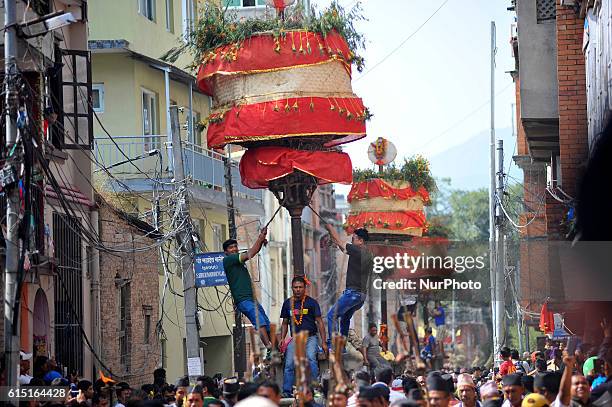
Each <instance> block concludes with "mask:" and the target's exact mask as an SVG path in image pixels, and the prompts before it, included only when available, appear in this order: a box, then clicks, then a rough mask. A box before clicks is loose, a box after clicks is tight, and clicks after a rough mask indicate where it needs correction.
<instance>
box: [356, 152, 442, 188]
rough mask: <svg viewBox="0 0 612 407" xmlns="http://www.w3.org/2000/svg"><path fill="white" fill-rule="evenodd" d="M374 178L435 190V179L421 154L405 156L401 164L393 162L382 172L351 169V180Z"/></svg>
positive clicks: (358, 180)
mask: <svg viewBox="0 0 612 407" xmlns="http://www.w3.org/2000/svg"><path fill="white" fill-rule="evenodd" d="M374 178H380V179H383V180H385V181H403V182H409V183H410V186H411V187H412V188H413V189H418V188H420V187H424V188H425V189H426V190H427V191H428V192H434V191H435V190H436V181H435V179H434V178H433V176H432V175H431V171H430V168H429V161H428V160H427V159H426V158H425V157H423V156H421V155H415V156H413V157H410V158H405V159H404V163H403V164H402V165H401V166H400V165H397V164H395V163H393V164H390V165H388V166H386V167H385V168H384V170H383V172H382V174H381V173H379V172H378V171H376V170H373V169H356V170H353V182H360V181H367V180H369V179H374Z"/></svg>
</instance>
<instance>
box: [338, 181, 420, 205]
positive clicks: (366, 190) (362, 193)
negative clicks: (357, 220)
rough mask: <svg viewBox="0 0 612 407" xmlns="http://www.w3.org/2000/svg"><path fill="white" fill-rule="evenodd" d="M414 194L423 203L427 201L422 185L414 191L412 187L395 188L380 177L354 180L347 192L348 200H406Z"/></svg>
mask: <svg viewBox="0 0 612 407" xmlns="http://www.w3.org/2000/svg"><path fill="white" fill-rule="evenodd" d="M415 196H419V197H421V199H423V202H424V203H428V202H429V192H427V190H426V189H425V188H423V187H420V188H419V189H417V190H416V191H415V190H413V189H412V187H410V186H409V187H407V188H395V187H393V186H391V184H389V183H387V182H385V181H384V180H382V179H380V178H375V179H370V180H367V181H360V182H355V183H354V184H353V186H352V187H351V191H350V192H349V194H348V198H347V199H348V201H349V202H351V201H352V200H353V199H356V200H359V199H368V198H375V197H382V198H387V199H397V200H407V199H410V198H414V197H415Z"/></svg>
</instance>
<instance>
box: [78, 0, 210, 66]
mask: <svg viewBox="0 0 612 407" xmlns="http://www.w3.org/2000/svg"><path fill="white" fill-rule="evenodd" d="M184 1H185V0H173V5H174V9H173V11H174V32H169V31H168V30H167V29H166V0H157V1H156V2H155V6H156V8H155V21H151V20H149V19H148V18H146V17H144V16H143V15H142V14H140V13H139V12H138V2H137V1H126V0H94V1H90V2H89V15H90V19H91V22H90V32H89V39H90V40H111V39H124V40H127V41H128V42H129V48H130V50H132V51H135V52H138V53H140V54H144V55H147V56H149V57H151V58H157V59H159V57H160V56H162V55H163V54H164V53H165V52H166V51H168V50H169V49H171V48H173V47H175V46H177V45H179V44H180V39H179V38H180V37H181V35H182V29H183V28H182V27H183V21H182V20H183V7H182V3H183V2H184ZM197 1H198V2H203V1H204V0H197ZM111 21H112V22H113V23H109V22H111ZM189 63H190V59H189V57H188V56H184V57H182V58H181V59H179V60H178V61H177V62H176V64H175V65H176V66H177V67H180V68H184V67H185V66H186V65H188V64H189Z"/></svg>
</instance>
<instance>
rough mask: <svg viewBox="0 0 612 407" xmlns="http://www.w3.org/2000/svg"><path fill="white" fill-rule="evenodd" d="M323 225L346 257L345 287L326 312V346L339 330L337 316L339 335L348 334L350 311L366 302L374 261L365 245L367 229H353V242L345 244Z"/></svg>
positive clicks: (352, 311)
mask: <svg viewBox="0 0 612 407" xmlns="http://www.w3.org/2000/svg"><path fill="white" fill-rule="evenodd" d="M325 227H326V229H327V231H328V232H329V236H330V237H331V239H332V241H333V242H334V243H335V244H336V245H337V246H338V247H339V248H340V249H341V250H342V251H346V253H347V254H348V256H349V259H348V266H347V269H346V289H345V290H344V291H343V292H342V295H341V296H340V298H338V301H337V302H336V304H334V306H333V307H331V309H330V310H329V312H328V313H327V327H328V330H329V337H328V347H330V345H331V339H332V337H333V334H334V332H337V331H338V319H340V334H341V335H343V336H345V337H347V336H348V331H349V327H350V324H351V318H352V317H353V314H354V313H355V312H357V311H358V310H359V309H360V308H361V307H362V306H363V304H364V303H365V299H366V293H367V292H368V281H369V277H370V273H371V272H372V268H373V264H374V263H373V257H372V254H371V253H370V251H369V250H368V249H367V247H366V242H367V241H368V240H369V239H370V235H369V234H368V231H367V230H366V229H357V230H355V232H353V236H352V238H351V242H352V243H344V242H342V241H341V240H340V238H339V237H338V233H337V232H336V229H334V227H333V226H332V225H330V224H326V225H325Z"/></svg>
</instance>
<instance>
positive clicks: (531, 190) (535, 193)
mask: <svg viewBox="0 0 612 407" xmlns="http://www.w3.org/2000/svg"><path fill="white" fill-rule="evenodd" d="M592 3H593V2H592V1H590V2H589V1H562V0H538V1H535V2H534V1H528V0H516V1H512V8H513V9H514V10H515V12H516V17H517V18H516V21H517V23H516V32H515V33H514V34H513V37H512V39H511V40H512V44H513V49H514V57H515V61H516V66H515V70H514V71H513V72H512V75H513V78H514V79H515V84H516V111H517V126H518V132H517V137H518V140H517V141H518V154H517V156H515V157H514V160H515V161H516V163H517V164H518V165H519V166H520V167H521V168H522V169H523V172H524V196H525V208H524V213H523V214H522V216H521V223H522V224H524V225H528V226H527V227H525V228H524V229H522V230H521V243H520V244H521V249H520V287H521V290H520V291H521V297H522V305H523V306H524V307H525V308H527V310H528V311H532V312H536V313H539V311H540V308H541V307H542V303H543V301H545V302H548V308H549V310H551V311H553V312H558V313H560V314H562V315H563V316H564V317H565V324H566V325H567V327H569V328H570V330H571V331H572V332H574V333H575V334H577V335H580V336H583V337H584V339H585V341H588V342H591V343H597V340H598V338H599V337H600V335H601V332H600V330H599V329H598V328H597V325H598V321H599V320H600V319H601V318H602V317H603V316H604V315H605V313H606V312H609V309H610V308H609V304H608V305H605V304H602V303H597V302H584V301H577V300H576V298H578V297H579V296H580V295H581V294H580V293H577V292H575V291H574V290H573V288H572V287H568V286H567V282H566V281H565V280H567V273H571V272H572V270H568V269H567V267H564V265H563V264H560V263H561V262H560V260H559V254H558V250H557V249H556V247H558V245H557V243H556V242H559V241H564V240H566V239H571V238H573V235H572V223H573V221H574V209H575V206H576V199H575V198H576V196H577V193H578V187H579V184H580V182H581V176H582V173H583V171H584V168H585V166H586V163H587V160H588V156H589V140H590V139H593V137H594V136H593V135H594V134H595V133H596V132H597V131H599V129H600V128H601V121H602V120H603V119H604V118H605V117H604V115H603V112H602V111H601V110H599V112H600V113H601V115H599V116H597V117H595V116H596V115H593V114H591V115H590V116H588V112H591V113H593V112H595V111H597V109H601V107H603V106H604V103H605V102H604V99H605V96H602V94H601V91H602V89H603V88H599V89H596V88H595V86H596V85H595V83H596V82H595V81H594V76H593V77H591V78H590V79H589V87H590V88H589V89H590V90H589V92H590V93H589V97H590V98H591V99H592V100H593V102H592V103H591V104H589V105H588V104H587V76H586V69H585V56H584V54H583V47H584V46H585V32H584V27H585V20H584V17H585V14H586V13H585V12H586V9H587V6H588V5H589V4H591V5H592ZM596 3H600V4H602V3H601V2H596ZM608 8H609V5H608ZM607 21H608V22H609V20H607ZM600 29H601V27H600ZM589 32H591V33H592V32H593V30H592V29H591V30H590V31H589ZM597 52H599V53H601V52H602V51H601V49H598V50H597ZM595 55H599V54H596V52H595V51H594V49H589V48H587V61H588V63H589V64H594V62H593V61H592V58H593V57H594V56H595ZM597 58H599V56H598V57H597ZM602 62H603V61H602ZM603 66H604V65H603V64H602V65H601V66H600V68H603ZM598 72H600V71H598ZM599 79H601V78H599ZM600 83H601V82H600ZM587 106H589V109H588V110H587ZM602 305H604V306H602ZM528 322H529V323H530V324H531V325H532V326H535V327H537V325H538V321H537V320H535V319H531V320H528Z"/></svg>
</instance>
